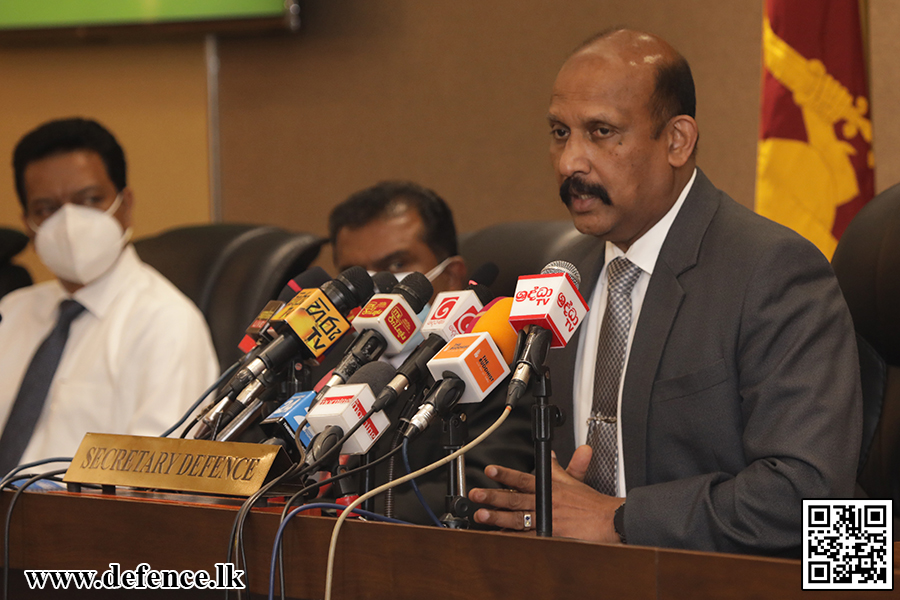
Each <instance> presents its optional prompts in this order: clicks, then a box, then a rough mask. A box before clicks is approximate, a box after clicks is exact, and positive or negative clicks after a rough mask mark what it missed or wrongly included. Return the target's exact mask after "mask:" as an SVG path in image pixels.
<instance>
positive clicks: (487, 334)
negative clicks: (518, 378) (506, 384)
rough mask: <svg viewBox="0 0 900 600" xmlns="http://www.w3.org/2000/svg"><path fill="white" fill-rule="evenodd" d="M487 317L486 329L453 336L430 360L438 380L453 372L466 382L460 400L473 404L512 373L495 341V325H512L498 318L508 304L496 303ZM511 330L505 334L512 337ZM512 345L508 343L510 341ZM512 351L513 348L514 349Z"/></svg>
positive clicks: (430, 367)
mask: <svg viewBox="0 0 900 600" xmlns="http://www.w3.org/2000/svg"><path fill="white" fill-rule="evenodd" d="M489 312H492V313H494V314H492V315H491V316H490V317H488V318H487V319H484V318H482V319H480V320H479V323H482V329H483V331H480V332H476V333H464V334H461V335H458V336H456V337H454V338H452V339H451V340H450V341H449V342H447V345H446V346H444V347H443V348H442V349H441V350H440V351H439V352H438V353H437V354H435V355H434V357H433V358H432V359H431V360H429V361H428V363H427V366H428V370H429V372H430V373H431V376H432V377H434V378H435V380H437V379H440V378H441V377H443V378H444V379H446V378H447V377H448V376H453V377H455V378H457V379H460V380H461V381H462V382H463V383H465V389H464V391H462V392H461V396H460V397H459V400H458V402H459V403H460V404H471V403H475V402H481V401H482V400H484V399H485V398H486V397H487V396H488V394H490V393H491V392H492V391H493V390H494V388H496V387H497V386H498V385H500V382H501V381H503V379H505V378H506V376H507V375H509V364H508V362H507V360H506V359H505V358H504V356H503V352H501V350H500V348H498V346H497V343H496V342H495V341H494V336H493V332H492V329H494V328H496V329H497V330H498V338H501V336H503V331H502V329H509V323H508V322H505V323H504V322H503V321H502V320H500V319H498V318H497V316H496V314H497V313H499V314H500V316H501V317H502V316H503V315H504V313H506V314H507V315H508V313H507V312H506V306H505V305H504V304H501V303H498V304H495V305H494V307H493V308H492V309H491V311H489ZM508 337H509V336H508V334H507V335H506V336H505V338H506V339H508ZM507 345H508V344H507ZM510 354H511V352H510Z"/></svg>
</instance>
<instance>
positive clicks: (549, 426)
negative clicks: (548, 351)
mask: <svg viewBox="0 0 900 600" xmlns="http://www.w3.org/2000/svg"><path fill="white" fill-rule="evenodd" d="M533 389H534V392H533V395H534V397H535V400H536V403H535V404H534V406H532V407H531V436H532V438H534V467H535V469H534V499H535V521H536V522H535V532H536V533H537V535H538V537H551V536H552V535H553V478H552V475H551V473H552V468H551V456H550V451H551V449H552V446H553V429H554V428H555V427H559V426H560V425H562V424H563V421H564V415H563V413H562V411H560V410H559V408H558V407H557V406H555V405H553V404H550V396H551V395H552V392H551V388H550V368H549V367H546V366H543V365H542V366H541V368H540V369H536V370H535V378H534V388H533Z"/></svg>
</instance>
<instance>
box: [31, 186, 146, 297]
mask: <svg viewBox="0 0 900 600" xmlns="http://www.w3.org/2000/svg"><path fill="white" fill-rule="evenodd" d="M121 203H122V195H121V194H119V195H118V196H116V200H115V202H113V204H112V206H110V207H109V209H108V210H106V211H102V210H97V209H96V208H89V207H87V206H81V205H79V204H72V203H66V204H63V205H62V207H61V208H60V209H59V210H57V211H56V212H55V213H53V214H52V215H50V217H49V218H48V219H47V220H46V221H44V222H43V223H42V224H41V226H40V227H38V229H37V235H36V236H35V239H34V248H35V250H36V251H37V255H38V257H39V258H40V259H41V262H43V263H44V264H45V265H46V266H47V268H48V269H50V270H51V271H52V272H53V274H54V275H56V276H57V277H59V278H60V279H62V280H63V281H68V282H71V283H78V284H82V285H86V284H88V283H90V282H92V281H94V280H95V279H97V278H98V277H100V276H101V275H103V274H104V273H106V272H107V271H108V270H109V268H110V267H112V266H113V264H115V262H116V259H118V258H119V255H120V254H121V253H122V248H123V247H124V246H125V244H126V242H127V241H128V239H129V238H130V237H131V228H129V229H128V231H122V225H121V224H120V223H119V221H118V220H116V218H115V217H113V214H114V213H115V212H116V210H118V208H119V205H121Z"/></svg>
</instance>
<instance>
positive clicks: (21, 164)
mask: <svg viewBox="0 0 900 600" xmlns="http://www.w3.org/2000/svg"><path fill="white" fill-rule="evenodd" d="M77 150H90V151H92V152H96V153H97V154H98V155H99V156H100V158H101V159H102V160H103V164H104V165H105V166H106V173H107V175H109V179H110V181H112V182H113V184H114V185H115V186H116V190H118V191H120V192H121V191H122V189H124V188H125V186H126V185H128V184H127V175H126V166H125V152H123V151H122V146H120V145H119V142H118V141H116V138H115V137H114V136H113V134H111V133H110V132H109V131H108V130H107V129H106V128H105V127H103V125H101V124H100V123H98V122H96V121H92V120H90V119H82V118H78V117H76V118H71V119H58V120H55V121H48V122H47V123H44V124H43V125H40V126H39V127H37V128H36V129H34V130H32V131H29V132H28V133H26V134H25V135H24V136H23V137H22V139H21V140H19V143H18V144H16V149H15V150H14V151H13V171H14V173H15V177H16V193H17V194H18V195H19V202H21V203H22V208H23V209H24V210H26V211H27V210H28V205H27V198H26V197H25V168H26V167H28V165H29V164H31V163H33V162H35V161H38V160H41V159H44V158H48V157H50V156H53V155H55V154H64V153H66V152H75V151H77Z"/></svg>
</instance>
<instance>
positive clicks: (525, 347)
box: [506, 260, 588, 405]
mask: <svg viewBox="0 0 900 600" xmlns="http://www.w3.org/2000/svg"><path fill="white" fill-rule="evenodd" d="M580 283H581V276H580V275H579V273H578V269H576V268H575V265H573V264H571V263H568V262H566V261H561V260H558V261H553V262H551V263H550V264H548V265H547V266H546V267H544V268H543V269H542V270H541V274H540V275H524V276H522V277H519V281H518V283H517V284H516V294H515V296H514V301H513V304H512V308H511V310H510V314H509V322H510V324H511V325H512V326H513V327H514V328H515V329H516V331H518V332H519V339H520V344H519V345H518V346H517V347H516V363H515V364H516V367H515V372H514V373H513V377H512V379H511V380H510V382H509V391H508V393H507V397H506V403H507V404H509V405H515V403H516V402H518V400H519V398H521V397H522V395H523V394H524V393H525V389H526V388H527V387H528V382H529V381H530V379H531V376H532V375H533V374H534V373H535V372H536V371H538V370H540V369H542V368H543V366H544V361H545V360H546V359H547V352H549V350H550V348H562V347H565V345H566V344H567V343H568V341H569V339H571V337H572V334H573V333H574V332H575V329H577V328H578V325H579V324H580V323H581V320H582V319H583V318H584V315H586V314H587V312H588V306H587V303H586V302H585V301H584V298H582V297H581V294H580V293H578V285H579V284H580ZM526 327H528V329H527V335H526V334H525V331H526V329H525V328H526ZM523 336H524V340H523Z"/></svg>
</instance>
